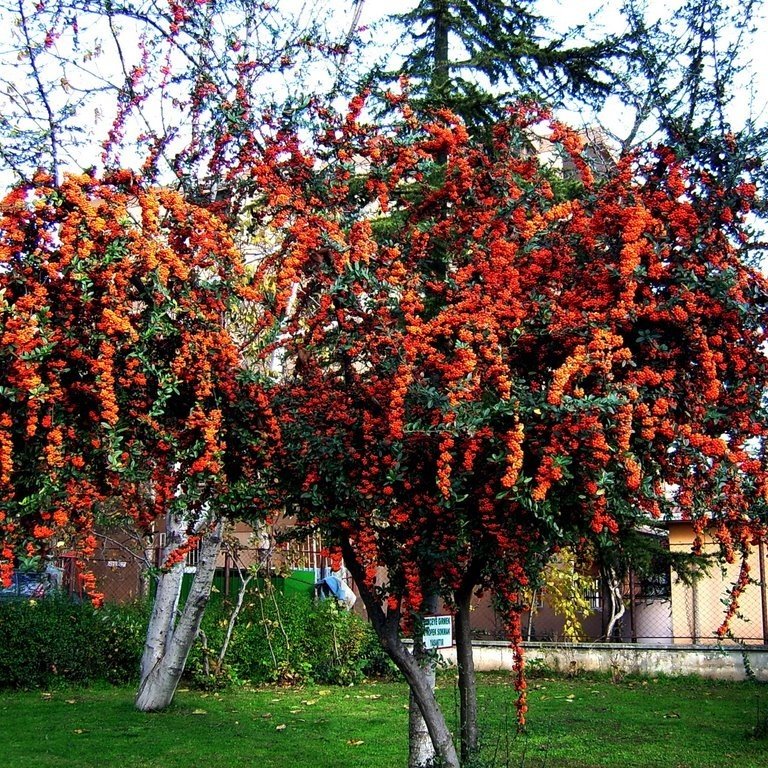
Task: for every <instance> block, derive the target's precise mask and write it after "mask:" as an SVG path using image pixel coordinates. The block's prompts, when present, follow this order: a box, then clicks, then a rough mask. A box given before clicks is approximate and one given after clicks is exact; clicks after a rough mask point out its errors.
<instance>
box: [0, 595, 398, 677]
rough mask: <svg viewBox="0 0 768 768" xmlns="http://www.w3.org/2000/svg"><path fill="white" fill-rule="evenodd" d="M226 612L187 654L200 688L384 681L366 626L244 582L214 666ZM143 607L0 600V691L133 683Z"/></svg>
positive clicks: (217, 603) (226, 607) (302, 598)
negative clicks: (246, 588) (246, 587)
mask: <svg viewBox="0 0 768 768" xmlns="http://www.w3.org/2000/svg"><path fill="white" fill-rule="evenodd" d="M231 610H232V606H231V604H230V603H228V602H226V601H224V600H221V599H214V600H213V601H212V602H211V604H210V606H209V608H208V611H207V612H206V615H205V618H204V620H203V627H202V629H203V633H202V636H201V640H199V641H198V642H197V643H196V644H195V646H194V648H193V650H192V653H191V655H190V659H189V662H188V664H187V676H188V678H190V679H191V680H192V681H193V682H195V683H197V684H201V685H205V686H216V687H219V686H221V685H226V684H227V683H229V682H232V681H251V682H255V683H264V682H287V683H290V682H305V681H314V682H318V683H322V684H340V685H349V684H352V683H356V682H359V681H361V680H363V679H364V678H366V677H374V676H376V677H381V676H386V675H391V674H392V672H393V669H394V668H393V666H392V665H391V663H390V662H389V661H388V659H387V658H386V655H385V654H384V652H383V650H382V649H381V647H380V645H379V642H378V640H377V638H376V636H375V634H374V633H373V630H372V629H371V628H370V626H369V625H368V623H367V622H366V621H365V620H364V619H362V618H361V617H360V616H358V615H356V614H354V613H351V612H348V611H346V610H344V609H343V608H341V607H339V605H338V604H337V603H336V601H335V600H324V601H319V602H315V601H313V600H312V599H311V595H310V594H288V595H284V594H282V593H281V592H280V591H279V590H277V589H276V588H274V587H273V586H272V585H271V584H269V583H267V584H262V585H261V586H254V587H253V588H252V589H251V590H250V592H249V594H248V595H247V597H246V603H245V605H244V607H243V610H242V612H241V614H240V616H239V618H238V621H237V623H236V625H235V630H234V633H233V635H232V641H231V644H230V647H229V650H228V652H227V655H226V658H225V663H224V665H223V668H222V669H220V670H219V669H217V668H216V664H215V660H216V658H217V656H218V651H219V649H220V648H221V647H222V643H223V641H224V636H225V633H226V628H227V623H228V620H229V616H230V613H231ZM148 615H149V607H148V605H147V604H146V603H138V604H134V605H106V606H104V607H103V608H100V609H98V610H97V609H94V608H93V606H91V605H90V604H89V603H74V602H72V601H71V600H68V599H66V598H65V597H60V596H54V597H46V598H44V599H40V600H9V601H3V602H0V687H2V688H9V687H11V688H40V687H51V686H53V685H55V684H56V682H58V681H61V682H67V683H75V684H88V683H92V682H96V681H102V682H108V683H131V682H136V681H138V674H139V663H140V661H141V653H142V650H143V646H144V638H145V634H146V629H147V620H148Z"/></svg>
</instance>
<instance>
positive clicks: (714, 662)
mask: <svg viewBox="0 0 768 768" xmlns="http://www.w3.org/2000/svg"><path fill="white" fill-rule="evenodd" d="M524 646H525V650H526V655H525V658H526V664H527V665H528V667H529V668H531V667H536V666H538V665H540V666H542V667H546V668H548V669H552V670H555V671H557V672H560V673H564V674H577V673H579V672H605V673H607V674H613V675H627V674H633V675H646V676H649V677H653V676H654V675H669V676H670V677H676V676H680V675H698V676H699V677H704V678H710V679H713V680H745V679H747V677H748V675H747V668H746V666H745V658H746V659H747V664H749V666H750V668H751V669H752V671H753V672H754V674H755V676H756V677H757V678H758V679H759V680H764V681H768V647H766V646H759V647H757V648H754V649H753V648H747V649H746V650H742V649H741V648H738V647H718V646H714V645H713V646H700V645H699V646H692V645H685V646H683V645H669V646H659V645H645V646H644V645H641V644H639V643H592V644H590V643H578V644H569V643H524ZM440 653H441V655H442V656H443V658H444V660H445V661H446V662H447V663H449V664H454V665H455V663H456V653H455V649H454V648H445V649H443V650H441V651H440ZM474 658H475V669H476V670H477V671H478V672H499V671H505V670H512V650H511V649H510V647H509V645H508V644H506V643H496V642H484V643H476V644H475V645H474Z"/></svg>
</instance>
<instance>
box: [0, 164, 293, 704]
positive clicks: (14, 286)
mask: <svg viewBox="0 0 768 768" xmlns="http://www.w3.org/2000/svg"><path fill="white" fill-rule="evenodd" d="M247 282H248V275H247V272H246V269H245V267H244V264H243V262H242V258H241V255H240V253H239V251H238V250H237V249H236V248H235V246H234V244H233V242H232V240H231V238H230V237H229V236H228V234H227V233H226V231H225V229H224V227H223V225H222V224H221V222H220V221H219V220H218V219H217V218H216V217H214V216H212V215H210V214H209V213H208V212H206V211H204V210H202V209H200V208H197V207H195V206H193V205H189V204H187V203H186V202H184V200H183V199H182V197H181V196H180V195H179V194H178V193H175V192H173V191H170V190H167V189H166V190H164V189H153V188H147V187H145V186H143V185H141V184H138V183H136V182H135V180H134V179H133V177H132V176H131V175H130V174H128V173H121V174H116V175H114V176H112V177H110V178H109V179H107V180H104V181H101V180H97V179H95V178H93V177H91V176H88V175H84V176H77V177H68V178H66V179H65V180H64V182H63V183H62V184H61V185H59V186H53V185H52V184H51V182H50V179H48V178H45V177H41V178H38V179H36V180H35V182H34V183H33V184H30V185H26V186H22V187H19V188H18V189H16V190H15V191H13V192H12V193H10V194H9V195H8V196H7V197H6V198H5V199H4V200H3V201H2V203H0V338H1V339H2V343H1V344H0V541H1V542H2V552H1V557H0V569H2V576H3V579H4V580H5V581H6V582H7V580H8V579H9V578H10V575H11V572H12V570H13V567H14V560H15V557H16V556H18V555H19V554H20V553H21V554H25V553H26V554H28V555H55V554H56V553H57V551H61V549H63V548H66V550H67V551H71V552H73V553H75V555H76V557H77V558H78V560H79V561H80V564H81V567H82V568H83V572H84V575H83V580H84V585H85V587H86V589H87V591H88V592H89V593H90V594H91V596H92V597H93V599H94V600H95V601H98V600H99V597H100V596H99V594H98V592H97V591H96V590H97V585H95V584H94V582H93V577H92V576H91V575H89V574H88V571H87V558H88V556H89V555H90V554H91V553H92V552H93V548H94V546H95V539H94V535H93V534H94V525H95V521H97V519H98V516H99V513H100V510H101V509H103V505H104V503H105V502H106V501H107V500H110V501H112V503H113V500H114V499H115V498H118V499H120V505H121V508H122V509H123V510H124V512H125V514H127V515H130V516H132V517H133V518H134V521H135V523H136V525H137V526H138V527H139V528H140V529H142V530H144V531H151V530H153V529H154V526H155V523H156V522H157V521H158V520H161V519H162V520H164V521H165V530H166V535H167V546H166V554H165V562H164V563H163V564H162V573H161V575H160V579H159V587H158V594H157V598H156V600H155V612H154V614H153V619H152V622H151V624H150V631H149V634H148V640H147V649H146V652H145V657H144V660H143V662H142V698H140V701H139V705H140V706H141V707H142V708H145V709H146V708H151V709H156V708H161V707H162V706H165V704H167V703H168V702H169V701H170V698H171V697H172V696H173V692H174V690H175V687H176V683H177V682H178V678H179V676H180V674H181V671H182V669H183V665H184V662H185V660H186V655H187V653H188V651H189V647H190V644H191V642H192V640H194V637H195V635H196V632H197V628H198V626H199V620H200V618H201V616H202V611H203V609H204V606H205V601H206V600H207V597H208V594H209V592H210V584H209V583H208V584H206V583H205V582H206V579H208V580H210V579H211V578H212V577H213V570H214V568H215V562H216V555H217V552H218V546H219V544H220V539H221V536H220V525H221V520H222V519H223V518H224V517H249V516H250V517H252V518H258V517H259V515H260V514H261V511H262V510H263V509H264V507H263V505H262V504H261V503H256V502H255V501H254V498H255V497H258V498H259V499H263V498H265V497H264V496H263V494H260V492H259V485H260V483H261V480H260V475H259V471H260V469H261V468H262V465H263V463H264V461H265V457H266V456H267V455H268V451H267V450H266V448H265V447H266V446H268V445H269V444H271V443H272V442H274V440H276V439H277V434H278V432H277V428H276V425H275V424H274V423H273V422H272V421H271V420H270V417H269V413H268V409H267V402H266V396H265V392H264V389H263V387H262V385H261V384H260V383H259V381H258V378H257V376H256V375H255V374H254V373H253V372H249V371H248V370H247V368H246V366H244V364H243V358H242V355H241V353H240V348H239V344H238V341H237V339H236V338H235V337H234V336H233V334H232V333H231V332H230V330H229V328H228V327H227V323H226V318H227V314H228V312H229V311H230V310H231V309H232V307H233V306H234V305H236V304H237V303H238V302H242V301H247V300H248V298H249V291H250V289H249V288H248V285H247ZM147 497H150V498H151V499H152V503H151V505H149V506H148V505H147V504H146V503H145V500H146V498H147ZM199 541H202V543H201V553H202V554H201V558H200V565H199V567H198V570H197V574H196V580H195V585H194V586H193V591H192V594H191V595H190V598H189V599H188V600H187V603H186V605H185V609H184V613H183V614H182V615H181V617H180V618H179V620H178V622H177V616H176V610H177V607H178V596H179V588H180V584H181V575H182V573H183V566H184V559H185V555H186V553H187V552H188V551H189V550H190V549H191V548H193V547H194V546H196V545H197V544H198V542H199ZM177 630H178V631H177Z"/></svg>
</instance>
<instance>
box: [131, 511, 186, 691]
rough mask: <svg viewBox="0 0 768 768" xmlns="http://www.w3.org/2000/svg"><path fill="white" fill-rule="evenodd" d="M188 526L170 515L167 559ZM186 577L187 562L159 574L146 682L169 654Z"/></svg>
mask: <svg viewBox="0 0 768 768" xmlns="http://www.w3.org/2000/svg"><path fill="white" fill-rule="evenodd" d="M184 527H185V524H184V521H183V519H182V518H180V517H176V516H174V515H166V518H165V546H164V547H163V551H162V554H161V557H162V559H163V562H165V561H166V560H167V559H168V557H169V556H170V555H171V553H172V552H173V551H174V550H175V549H177V548H178V547H179V546H180V545H181V544H182V541H183V532H184ZM183 577H184V563H183V562H181V563H177V564H176V565H174V566H173V568H171V569H170V570H168V571H162V572H161V573H160V574H159V576H158V579H157V590H156V591H155V599H154V602H153V603H152V613H151V614H150V616H149V625H148V626H147V638H146V641H145V643H144V653H143V655H142V657H141V678H140V679H141V681H142V682H143V681H144V680H145V679H146V678H147V675H149V673H150V672H151V671H152V669H153V668H154V667H155V666H156V665H157V664H158V662H159V661H160V659H162V658H163V656H164V655H165V650H166V646H167V643H168V639H169V637H170V636H171V635H172V634H173V626H174V623H175V620H176V611H177V609H178V606H179V597H180V596H181V582H182V579H183Z"/></svg>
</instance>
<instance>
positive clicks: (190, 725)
mask: <svg viewBox="0 0 768 768" xmlns="http://www.w3.org/2000/svg"><path fill="white" fill-rule="evenodd" d="M439 684H440V696H441V698H442V701H443V704H444V706H445V710H446V712H447V713H448V716H449V718H450V719H451V720H452V721H455V716H456V700H457V696H456V690H455V682H454V679H453V677H452V676H450V675H445V676H443V677H442V678H441V679H440V681H439ZM530 687H531V690H530V706H531V709H530V713H529V725H528V729H527V733H526V734H524V735H517V733H516V728H515V722H514V717H515V714H514V713H515V708H514V699H515V692H514V690H513V689H512V687H511V685H509V681H508V678H505V677H503V676H493V677H483V678H482V679H481V687H480V712H481V722H482V724H483V734H484V745H485V746H484V755H485V757H486V759H487V761H488V764H489V765H493V764H495V765H496V766H499V767H501V766H505V767H506V766H528V767H529V768H533V767H541V768H543V767H544V766H548V767H549V768H614V767H615V768H650V767H651V766H653V767H654V768H655V767H658V768H724V767H726V768H758V767H760V768H763V766H766V765H768V739H762V740H756V739H754V738H751V737H750V736H749V732H750V731H751V729H753V728H754V726H755V725H756V723H757V722H758V718H759V716H760V713H762V717H763V719H764V718H765V716H766V712H767V711H768V686H765V685H762V686H761V685H756V684H750V683H707V682H703V681H700V680H694V679H690V678H686V679H681V680H660V681H653V680H648V681H624V682H620V683H612V682H610V681H608V680H603V679H601V680H595V679H592V680H590V679H584V678H577V679H574V680H562V679H558V680H550V679H546V678H534V679H532V680H531V681H530ZM132 697H133V692H132V691H131V690H130V689H128V688H92V689H65V690H53V691H50V692H39V691H38V692H22V693H16V692H7V691H6V692H0V755H1V756H2V765H3V766H8V767H9V768H70V767H71V768H75V767H77V768H96V767H97V766H98V767H99V768H104V767H105V766H107V767H111V766H120V767H123V766H125V767H126V768H127V767H128V766H130V767H131V768H239V767H240V766H253V767H254V768H389V767H390V766H392V768H396V767H400V766H405V764H406V754H407V733H406V728H407V725H406V720H407V711H406V705H407V694H406V688H405V686H404V685H401V684H397V683H370V684H366V685H359V686H354V687H350V688H333V687H314V686H307V687H300V688H277V687H269V688H259V689H257V690H244V689H232V690H228V691H226V692H224V693H221V694H205V693H201V692H198V691H191V690H180V691H179V693H178V694H177V698H176V701H175V703H174V705H173V707H172V708H171V709H170V710H169V711H167V712H164V713H161V714H142V713H140V712H136V711H135V710H134V709H133V706H132ZM494 760H495V763H494Z"/></svg>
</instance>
